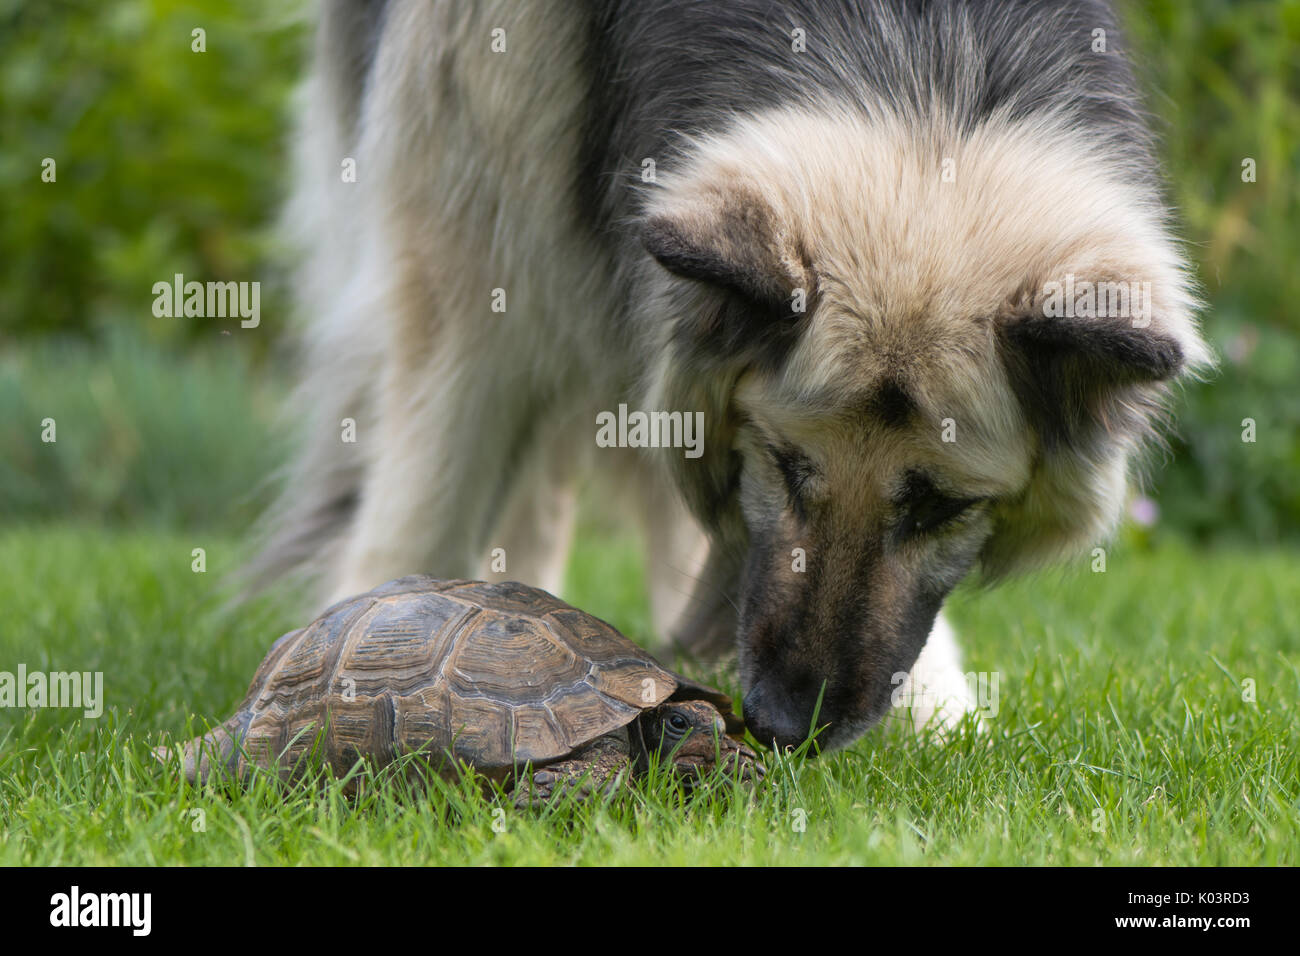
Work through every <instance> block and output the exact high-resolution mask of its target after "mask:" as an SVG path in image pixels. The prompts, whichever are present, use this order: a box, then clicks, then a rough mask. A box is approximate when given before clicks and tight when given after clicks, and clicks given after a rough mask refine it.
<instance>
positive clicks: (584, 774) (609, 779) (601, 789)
mask: <svg viewBox="0 0 1300 956" xmlns="http://www.w3.org/2000/svg"><path fill="white" fill-rule="evenodd" d="M631 768H632V764H631V761H630V760H629V756H628V740H627V732H626V731H624V732H622V733H615V734H606V735H605V736H603V737H597V738H596V739H595V740H593V741H592V742H591V743H589V744H587V746H585V747H582V748H580V749H578V750H575V751H574V752H573V756H572V757H569V758H568V759H567V760H560V761H557V762H556V763H548V764H547V765H546V766H544V767H541V768H539V769H537V770H534V771H533V775H532V777H530V778H522V779H520V780H519V781H517V782H516V783H515V786H514V790H513V791H512V793H513V796H514V801H515V806H516V807H517V808H519V809H524V808H529V807H540V806H543V805H545V804H546V803H549V802H550V801H551V800H552V799H554V798H556V797H560V796H564V795H572V796H573V797H574V798H576V799H578V800H585V799H587V798H588V797H589V796H591V795H592V794H593V793H600V794H604V795H608V794H610V793H613V792H614V790H615V789H617V787H618V785H619V784H620V783H621V782H622V779H621V778H620V777H619V772H620V771H626V772H630V771H631ZM626 775H627V774H626V773H624V777H626Z"/></svg>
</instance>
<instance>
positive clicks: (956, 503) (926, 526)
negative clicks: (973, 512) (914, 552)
mask: <svg viewBox="0 0 1300 956" xmlns="http://www.w3.org/2000/svg"><path fill="white" fill-rule="evenodd" d="M983 500H984V499H983V498H955V497H953V496H951V495H946V494H944V493H943V492H941V491H940V490H939V489H938V488H936V487H935V486H934V484H933V483H932V482H931V481H930V479H929V478H927V477H926V476H925V475H922V474H917V473H909V474H908V475H907V477H906V479H905V480H904V492H903V495H902V497H901V500H900V502H899V504H900V510H902V512H903V518H902V520H901V521H900V523H899V529H898V530H899V536H900V537H902V538H915V537H918V536H920V535H923V534H927V533H929V532H931V531H937V530H938V529H939V528H941V527H943V526H944V525H945V524H947V523H948V522H950V521H954V520H956V519H957V518H958V517H960V516H961V515H962V513H963V512H965V511H966V510H967V509H968V508H970V507H971V506H972V505H976V504H978V503H979V502H981V501H983Z"/></svg>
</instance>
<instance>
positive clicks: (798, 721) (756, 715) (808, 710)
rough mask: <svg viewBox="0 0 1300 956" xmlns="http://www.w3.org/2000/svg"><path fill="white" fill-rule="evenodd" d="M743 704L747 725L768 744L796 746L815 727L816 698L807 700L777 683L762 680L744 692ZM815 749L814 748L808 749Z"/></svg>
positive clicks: (761, 741) (762, 742) (769, 745)
mask: <svg viewBox="0 0 1300 956" xmlns="http://www.w3.org/2000/svg"><path fill="white" fill-rule="evenodd" d="M744 706H745V726H746V727H748V728H749V732H750V733H751V734H753V735H754V739H755V740H757V741H758V742H759V743H761V744H764V745H766V746H768V747H772V746H776V747H797V746H799V744H801V743H803V742H804V740H806V739H807V737H808V732H809V730H810V729H811V728H812V719H813V708H814V707H815V706H816V697H815V696H814V697H813V699H812V700H811V701H807V702H804V701H801V700H799V699H797V698H796V697H794V696H793V695H791V694H790V693H788V692H787V691H785V690H784V689H783V688H781V687H778V686H777V685H775V684H772V683H770V682H768V681H759V682H758V683H757V684H755V685H754V686H753V687H751V688H750V689H749V693H747V694H746V695H745V700H744ZM818 720H819V722H822V723H824V722H825V721H823V720H821V718H820V717H819V718H818ZM814 752H815V748H814V749H812V750H810V751H809V753H814Z"/></svg>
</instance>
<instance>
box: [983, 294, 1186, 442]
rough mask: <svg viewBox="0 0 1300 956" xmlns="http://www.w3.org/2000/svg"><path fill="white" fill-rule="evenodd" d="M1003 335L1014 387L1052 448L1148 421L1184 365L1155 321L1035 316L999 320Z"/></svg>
mask: <svg viewBox="0 0 1300 956" xmlns="http://www.w3.org/2000/svg"><path fill="white" fill-rule="evenodd" d="M998 332H999V337H1000V339H1001V342H1002V354H1003V360H1004V364H1005V365H1006V368H1007V371H1008V375H1009V377H1010V380H1011V384H1012V387H1013V388H1014V389H1015V391H1016V393H1017V395H1018V396H1019V398H1020V403H1021V406H1022V407H1023V408H1024V410H1025V412H1026V413H1027V415H1028V416H1029V418H1030V420H1031V421H1032V422H1034V423H1035V424H1036V425H1037V427H1038V430H1039V433H1040V435H1041V437H1042V438H1043V440H1044V443H1045V445H1047V446H1048V447H1049V448H1050V447H1052V446H1054V445H1056V444H1060V443H1066V444H1080V443H1085V442H1087V441H1088V440H1089V439H1090V438H1093V437H1102V434H1103V433H1107V434H1110V433H1114V432H1117V431H1122V430H1124V429H1125V428H1126V427H1131V426H1132V425H1133V424H1134V423H1135V422H1133V421H1130V420H1131V419H1135V418H1136V419H1140V420H1142V421H1143V422H1145V421H1146V420H1147V419H1149V418H1150V413H1151V410H1152V408H1153V407H1154V406H1156V405H1157V404H1158V398H1159V395H1160V394H1161V392H1162V391H1163V388H1162V383H1164V382H1166V381H1168V380H1169V379H1172V378H1173V377H1175V376H1176V375H1177V374H1178V373H1179V372H1180V371H1182V369H1183V367H1184V364H1185V362H1184V356H1183V349H1182V346H1181V345H1180V344H1179V342H1178V340H1177V339H1175V338H1173V337H1172V336H1171V335H1169V334H1168V333H1166V332H1164V331H1162V330H1161V329H1160V328H1159V327H1158V326H1157V325H1156V323H1155V322H1153V321H1152V320H1151V319H1150V318H1148V319H1146V320H1143V321H1138V320H1134V319H1130V318H1111V317H1100V318H1098V317H1081V316H1080V317H1076V316H1061V315H1045V314H1043V312H1042V310H1041V309H1035V310H1032V311H1023V312H1020V313H1019V314H1016V315H1013V316H1011V317H1008V318H1006V319H1003V320H1001V321H1000V322H999V326H998Z"/></svg>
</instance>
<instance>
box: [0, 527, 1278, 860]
mask: <svg viewBox="0 0 1300 956" xmlns="http://www.w3.org/2000/svg"><path fill="white" fill-rule="evenodd" d="M234 544H235V542H234V541H232V540H230V539H224V538H219V537H212V536H204V535H196V534H184V535H172V534H166V533H157V532H148V533H145V532H117V531H106V530H94V529H92V528H90V527H87V526H85V525H57V524H56V525H42V526H31V527H28V528H20V529H16V530H10V531H7V532H4V533H3V534H0V607H4V608H5V609H6V612H7V613H6V615H5V624H4V627H3V628H0V670H8V671H13V670H16V667H17V665H18V663H19V662H22V663H25V664H26V665H27V667H28V669H29V671H33V670H71V669H76V670H92V671H94V670H100V671H103V674H104V689H105V698H106V709H105V713H104V715H103V716H102V717H101V718H99V719H96V720H90V719H83V718H81V716H80V712H79V711H69V710H53V709H46V710H31V711H18V710H13V709H9V710H4V711H0V864H3V865H13V864H175V863H185V864H243V863H256V864H346V863H364V864H423V863H467V864H485V863H514V864H524V863H616V864H617V863H663V864H700V863H707V864H721V865H727V864H736V863H751V864H758V863H876V864H893V863H923V864H1015V863H1032V864H1047V863H1053V864H1097V863H1109V864H1291V865H1294V864H1295V863H1297V862H1300V819H1298V818H1300V805H1298V802H1297V801H1298V799H1300V773H1298V772H1297V770H1298V768H1297V756H1296V754H1297V751H1298V750H1300V748H1298V747H1297V744H1298V743H1300V741H1298V740H1297V729H1298V727H1297V718H1296V700H1297V694H1298V692H1300V676H1298V675H1297V660H1298V659H1300V654H1298V650H1300V622H1298V621H1297V615H1296V611H1295V609H1296V608H1297V607H1300V555H1296V554H1295V553H1285V552H1272V553H1268V552H1266V553H1259V552H1256V553H1246V552H1224V553H1199V552H1192V551H1187V550H1183V549H1182V548H1180V547H1178V546H1175V545H1168V544H1167V545H1161V546H1160V547H1159V548H1158V549H1156V550H1147V549H1143V548H1139V547H1137V546H1130V547H1129V548H1127V549H1120V550H1117V551H1113V552H1112V553H1111V554H1110V556H1109V570H1108V572H1107V573H1105V574H1091V573H1088V572H1087V571H1086V570H1085V571H1084V572H1082V573H1080V574H1076V575H1070V576H1062V575H1053V576H1048V577H1038V578H1034V579H1030V580H1026V581H1023V582H1019V583H1017V584H1013V585H1011V586H1008V587H1005V588H1003V589H1001V590H998V591H994V592H991V593H988V594H976V593H963V594H961V595H959V596H958V597H957V598H956V600H955V601H954V604H953V614H954V617H955V620H956V623H957V624H958V627H959V629H960V630H961V632H962V634H963V637H964V641H965V646H966V647H967V648H968V661H967V665H968V669H970V670H976V671H996V672H998V673H999V674H1000V675H1001V678H1000V690H1001V698H1000V711H999V713H998V715H997V716H996V717H995V718H993V719H991V720H990V721H989V725H990V732H989V733H988V734H987V735H984V736H979V735H974V734H969V733H968V734H964V735H961V736H960V737H958V738H957V739H956V740H955V741H953V742H951V743H950V744H949V745H947V746H946V747H940V746H937V745H935V744H934V743H933V742H927V741H925V740H923V739H917V738H914V737H911V736H909V735H907V734H905V733H902V732H900V731H898V730H897V729H893V730H888V729H887V730H878V731H874V732H872V733H871V734H868V735H867V737H866V738H864V739H863V740H862V741H860V742H859V743H858V744H857V745H856V746H854V747H853V748H851V749H850V750H848V751H846V752H843V753H838V754H835V755H833V756H830V757H823V758H819V759H816V760H783V761H774V762H770V763H769V776H768V780H767V783H766V785H765V786H764V787H762V788H761V789H760V790H759V791H758V792H757V793H756V794H755V795H754V796H753V797H752V798H745V797H744V796H743V795H739V794H734V793H727V792H726V791H725V790H722V789H719V790H717V791H716V792H713V793H711V794H709V795H706V796H705V797H704V798H703V799H699V800H696V801H694V802H693V803H691V804H689V805H686V806H682V805H680V804H679V803H678V802H677V801H676V800H675V799H674V794H673V791H672V789H671V787H669V786H668V785H667V784H666V783H664V782H662V781H660V782H656V783H651V784H649V785H641V786H637V787H634V788H632V789H630V790H628V791H626V792H625V793H623V794H621V795H619V796H617V797H616V798H614V799H613V800H612V801H610V802H608V803H604V804H599V803H594V804H590V805H587V806H573V805H562V806H559V807H557V808H555V809H553V810H550V811H546V812H540V813H538V812H516V811H515V810H513V809H512V808H510V807H509V806H508V804H498V803H496V802H494V801H493V800H492V799H489V798H483V797H480V796H479V795H478V794H477V793H476V792H475V791H474V790H473V789H472V787H470V786H449V787H444V788H439V789H437V790H436V791H435V792H432V793H428V794H418V793H413V792H411V791H410V790H409V789H408V788H406V787H405V786H404V785H403V784H402V783H401V782H400V781H398V780H396V779H389V778H384V777H383V776H382V775H381V777H380V779H370V778H369V777H367V778H366V779H364V780H363V782H362V787H361V794H360V796H359V797H357V798H356V799H355V800H349V799H347V798H345V797H343V796H342V795H341V794H340V792H339V788H338V785H337V783H325V784H323V785H321V784H318V785H314V786H311V785H304V786H299V787H295V788H283V787H280V786H279V785H270V784H267V783H257V784H254V785H253V786H252V787H251V788H249V789H247V790H240V789H237V788H230V787H226V788H217V789H196V788H191V787H188V786H185V785H182V784H181V783H179V782H178V781H177V780H176V779H175V778H174V777H173V776H171V775H169V774H167V773H165V772H162V771H161V770H160V769H158V768H156V767H155V766H154V765H153V762H152V760H151V759H150V757H149V747H150V746H151V745H152V744H153V743H154V742H156V740H157V738H158V736H159V735H160V734H161V733H162V732H164V731H166V732H168V733H171V734H173V735H174V734H178V733H182V732H184V731H186V729H187V727H189V728H190V729H196V728H198V727H201V726H202V724H203V721H205V720H219V719H222V718H224V717H226V716H228V715H229V713H230V712H231V711H232V709H233V706H234V704H235V703H236V702H237V701H238V699H239V698H240V697H241V696H242V694H243V692H244V689H245V687H246V684H247V681H248V679H249V677H250V676H251V675H252V673H253V670H254V668H255V667H256V665H257V663H258V662H259V660H260V659H261V656H262V654H263V652H264V651H265V649H266V647H267V645H268V644H269V643H270V641H271V640H272V639H274V638H275V637H276V636H278V635H279V634H280V633H281V632H283V631H284V630H287V629H288V628H290V627H292V626H295V625H296V624H298V623H301V622H300V621H298V619H297V617H296V616H295V615H294V614H293V613H292V612H291V610H290V609H289V608H288V607H287V606H285V605H284V604H277V603H274V602H272V601H270V600H263V601H260V602H258V603H255V604H253V605H251V606H249V607H245V608H244V609H242V610H240V611H239V612H237V613H234V614H232V613H231V612H229V611H224V610H223V608H222V600H221V596H220V594H219V593H218V591H217V583H218V579H219V577H220V575H221V573H222V572H223V571H226V570H228V569H229V568H230V567H231V566H232V564H233V562H234V561H235V560H236V552H235V551H234V549H233V546H234ZM196 547H203V548H205V549H206V551H207V561H208V572H207V573H206V574H196V573H193V572H192V571H191V567H190V566H191V560H192V559H191V556H190V555H191V550H192V549H193V548H196ZM639 575H640V569H639V566H638V561H637V558H636V550H635V549H634V548H633V547H632V545H631V543H630V542H626V541H622V540H617V539H613V540H600V541H596V542H593V543H588V544H587V545H586V546H585V547H583V548H582V549H580V550H579V552H578V554H577V555H576V557H575V561H574V564H573V568H572V574H571V577H572V587H571V597H572V598H573V599H574V600H575V601H577V602H578V603H580V604H582V605H584V606H586V607H589V608H591V609H592V610H593V611H596V612H597V613H601V614H603V615H606V616H608V617H609V618H610V619H611V620H613V621H614V622H615V623H618V624H619V625H620V626H623V627H625V628H626V629H628V630H629V632H631V633H632V634H634V635H637V636H641V637H643V636H644V635H645V634H646V633H647V628H648V625H647V615H646V609H645V603H644V599H643V597H642V596H641V593H640V588H639V585H638V581H639ZM1248 678H1249V679H1252V680H1253V681H1255V688H1256V695H1257V701H1256V702H1255V703H1250V702H1247V701H1244V700H1243V699H1242V696H1243V695H1242V690H1241V682H1242V681H1243V680H1245V679H1248ZM732 689H734V687H733V688H732ZM1098 809H1100V810H1102V811H1104V817H1097V816H1096V815H1095V814H1094V811H1095V810H1098ZM497 810H500V812H499V813H495V815H494V811H497ZM193 811H202V814H201V815H195V814H194V813H193ZM801 811H802V812H801ZM494 818H495V819H499V821H500V822H499V823H498V824H497V828H498V829H503V831H504V832H497V830H496V829H494V828H493V822H494ZM800 818H803V819H805V820H806V825H805V827H804V829H803V830H802V832H800V831H799V830H798V829H796V826H795V824H796V822H797V820H798V819H800ZM1097 820H1101V821H1102V822H1101V829H1100V830H1099V831H1098V830H1095V829H1094V826H1095V823H1096V821H1097ZM200 822H201V823H202V827H201V828H198V829H196V828H197V827H199V824H200Z"/></svg>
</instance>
